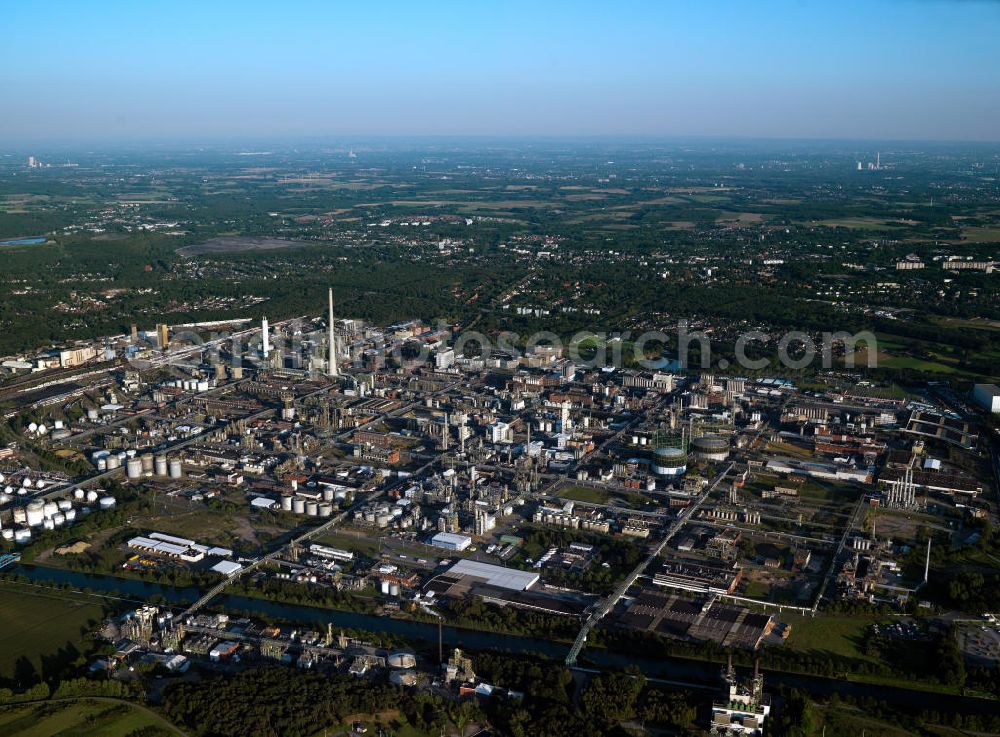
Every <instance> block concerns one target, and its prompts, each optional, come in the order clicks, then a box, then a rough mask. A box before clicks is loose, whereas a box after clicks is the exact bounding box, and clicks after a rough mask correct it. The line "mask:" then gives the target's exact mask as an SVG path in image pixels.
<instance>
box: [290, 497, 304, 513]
mask: <svg viewBox="0 0 1000 737" xmlns="http://www.w3.org/2000/svg"><path fill="white" fill-rule="evenodd" d="M292 511H293V512H295V514H305V513H306V500H305V499H300V498H299V497H295V498H294V499H292Z"/></svg>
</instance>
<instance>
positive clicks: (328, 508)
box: [319, 504, 333, 517]
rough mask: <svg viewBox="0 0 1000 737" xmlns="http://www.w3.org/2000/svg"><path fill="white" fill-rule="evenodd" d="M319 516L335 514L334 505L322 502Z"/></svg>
mask: <svg viewBox="0 0 1000 737" xmlns="http://www.w3.org/2000/svg"><path fill="white" fill-rule="evenodd" d="M319 516H320V517H332V516H333V505H330V504H320V505H319Z"/></svg>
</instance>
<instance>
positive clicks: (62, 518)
mask: <svg viewBox="0 0 1000 737" xmlns="http://www.w3.org/2000/svg"><path fill="white" fill-rule="evenodd" d="M52 524H54V525H55V526H56V527H62V526H63V525H64V524H66V515H65V514H63V513H62V512H56V513H55V514H53V515H52Z"/></svg>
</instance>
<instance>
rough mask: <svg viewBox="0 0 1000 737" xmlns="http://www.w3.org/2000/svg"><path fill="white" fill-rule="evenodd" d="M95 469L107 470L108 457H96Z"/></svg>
mask: <svg viewBox="0 0 1000 737" xmlns="http://www.w3.org/2000/svg"><path fill="white" fill-rule="evenodd" d="M97 470H98V471H107V470H108V459H107V458H98V459H97Z"/></svg>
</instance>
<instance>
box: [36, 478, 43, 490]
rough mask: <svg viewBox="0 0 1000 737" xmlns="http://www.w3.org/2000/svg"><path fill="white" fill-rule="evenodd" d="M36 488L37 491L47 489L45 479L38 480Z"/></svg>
mask: <svg viewBox="0 0 1000 737" xmlns="http://www.w3.org/2000/svg"><path fill="white" fill-rule="evenodd" d="M35 488H36V489H44V488H45V479H38V481H36V482H35Z"/></svg>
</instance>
